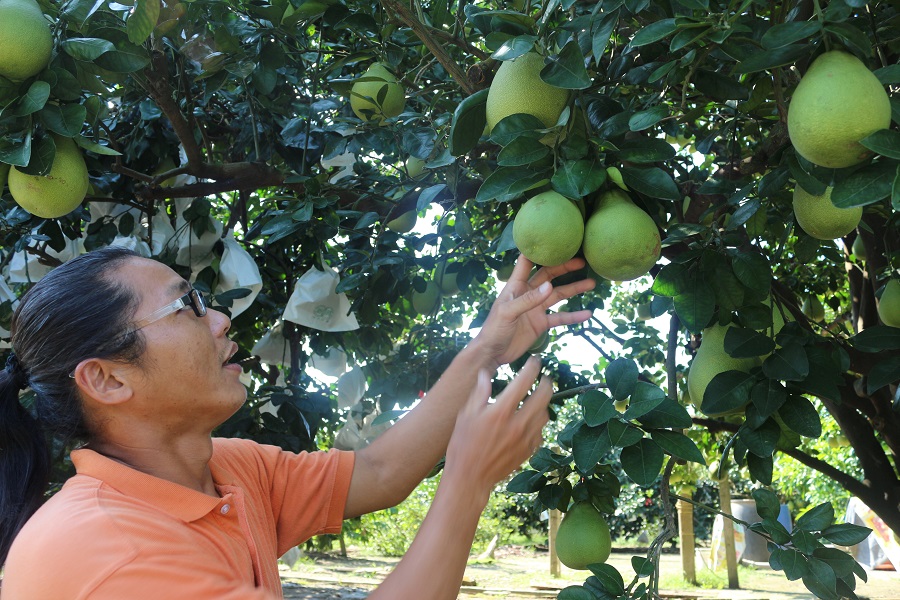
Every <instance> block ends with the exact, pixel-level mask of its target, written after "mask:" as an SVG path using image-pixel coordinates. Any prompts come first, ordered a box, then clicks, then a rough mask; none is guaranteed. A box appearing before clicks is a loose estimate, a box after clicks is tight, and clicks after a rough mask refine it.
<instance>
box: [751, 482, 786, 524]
mask: <svg viewBox="0 0 900 600" xmlns="http://www.w3.org/2000/svg"><path fill="white" fill-rule="evenodd" d="M750 496H752V497H753V500H754V501H755V502H756V514H758V515H759V516H760V517H762V518H763V519H777V518H778V515H780V514H781V501H780V500H779V499H778V496H777V495H776V494H775V492H773V491H771V490H767V489H765V488H758V489H755V490H753V491H752V492H751V493H750Z"/></svg>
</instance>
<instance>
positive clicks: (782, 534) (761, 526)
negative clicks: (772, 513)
mask: <svg viewBox="0 0 900 600" xmlns="http://www.w3.org/2000/svg"><path fill="white" fill-rule="evenodd" d="M757 506H759V505H757ZM750 529H751V530H752V531H755V532H757V533H765V534H767V535H769V536H771V537H772V541H773V542H775V543H776V544H787V543H789V542H790V541H791V534H790V533H788V530H787V529H785V528H784V525H782V524H781V523H779V522H778V521H776V520H775V519H774V518H771V517H768V518H765V519H763V520H762V521H761V522H759V523H754V524H752V525H750Z"/></svg>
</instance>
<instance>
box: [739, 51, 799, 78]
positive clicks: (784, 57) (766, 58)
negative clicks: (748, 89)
mask: <svg viewBox="0 0 900 600" xmlns="http://www.w3.org/2000/svg"><path fill="white" fill-rule="evenodd" d="M809 52H810V48H809V46H808V45H807V44H789V45H787V46H781V47H779V48H772V49H770V50H765V51H763V52H754V53H753V54H751V55H750V56H748V57H746V58H744V59H743V60H742V61H740V62H739V63H737V67H735V69H734V72H735V73H738V74H746V73H755V72H756V71H765V70H766V69H774V68H776V67H785V66H787V65H792V64H794V63H795V62H797V60H798V59H800V58H802V57H804V56H807V55H808V54H809Z"/></svg>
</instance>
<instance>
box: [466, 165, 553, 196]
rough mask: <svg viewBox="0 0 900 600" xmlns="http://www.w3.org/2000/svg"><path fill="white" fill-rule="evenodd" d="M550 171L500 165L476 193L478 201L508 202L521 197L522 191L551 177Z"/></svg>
mask: <svg viewBox="0 0 900 600" xmlns="http://www.w3.org/2000/svg"><path fill="white" fill-rule="evenodd" d="M548 176H549V173H548V172H547V171H545V170H539V171H535V170H533V169H525V168H521V167H499V168H498V169H497V170H496V171H494V172H493V173H491V174H490V175H489V176H488V178H487V179H485V180H484V183H482V184H481V187H480V188H478V192H477V193H476V194H475V201H476V202H488V201H490V200H496V201H498V202H506V201H508V200H512V199H513V198H517V197H519V196H520V195H521V194H522V192H524V191H525V190H527V189H528V188H530V187H531V186H533V185H535V184H536V183H538V182H540V181H544V180H547V179H549V177H548Z"/></svg>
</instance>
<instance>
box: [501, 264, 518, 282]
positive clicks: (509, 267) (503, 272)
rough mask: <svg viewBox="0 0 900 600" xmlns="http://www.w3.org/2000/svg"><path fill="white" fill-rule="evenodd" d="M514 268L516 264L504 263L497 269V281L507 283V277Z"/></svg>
mask: <svg viewBox="0 0 900 600" xmlns="http://www.w3.org/2000/svg"><path fill="white" fill-rule="evenodd" d="M515 268H516V263H506V264H504V265H501V266H500V268H499V269H497V281H509V276H510V275H512V272H513V269H515Z"/></svg>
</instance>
